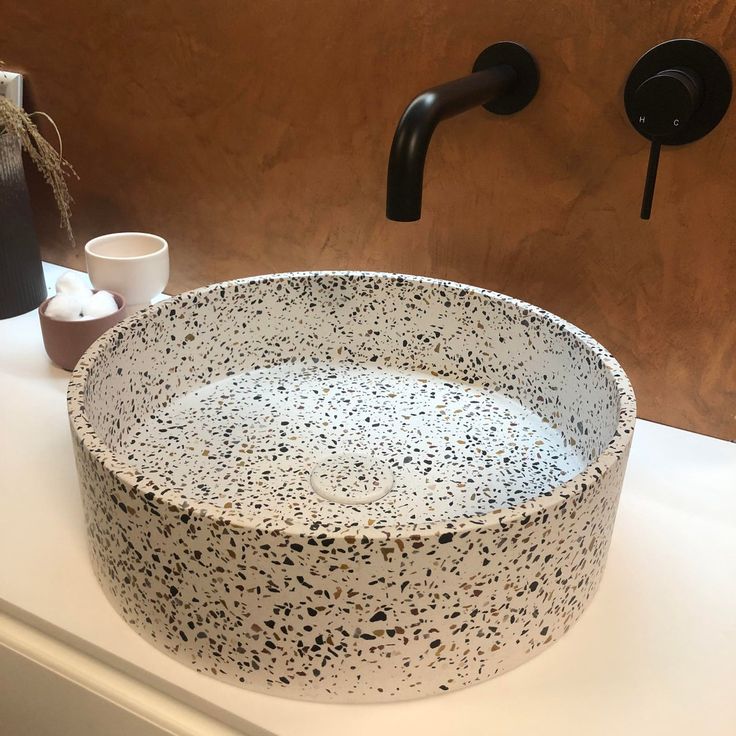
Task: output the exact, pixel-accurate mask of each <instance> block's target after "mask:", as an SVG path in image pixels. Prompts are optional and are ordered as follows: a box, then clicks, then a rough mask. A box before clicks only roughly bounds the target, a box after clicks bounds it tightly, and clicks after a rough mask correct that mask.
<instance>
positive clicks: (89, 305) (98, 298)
mask: <svg viewBox="0 0 736 736" xmlns="http://www.w3.org/2000/svg"><path fill="white" fill-rule="evenodd" d="M118 309H119V307H118V303H117V302H116V301H115V297H114V296H113V295H112V294H111V293H110V292H109V291H98V292H97V293H96V294H93V295H92V296H91V297H90V298H89V299H87V301H85V302H84V303H83V304H82V316H83V317H87V318H89V319H97V318H99V317H107V316H108V315H109V314H115V312H117V311H118Z"/></svg>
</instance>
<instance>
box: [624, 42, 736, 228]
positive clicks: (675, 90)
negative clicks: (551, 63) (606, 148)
mask: <svg viewBox="0 0 736 736" xmlns="http://www.w3.org/2000/svg"><path fill="white" fill-rule="evenodd" d="M730 102H731V74H730V73H729V71H728V67H727V66H726V64H725V63H724V61H723V59H722V58H721V57H720V56H719V55H718V53H717V52H716V51H714V50H713V49H712V48H710V46H707V45H706V44H704V43H702V42H701V41H695V40H692V39H675V40H672V41H665V42H664V43H661V44H659V45H658V46H655V47H654V48H653V49H650V50H649V51H647V53H646V54H644V56H642V57H641V58H640V59H639V61H637V62H636V64H635V65H634V68H633V69H632V70H631V73H630V74H629V78H628V80H627V82H626V87H625V89H624V105H625V107H626V114H627V116H628V118H629V121H630V122H631V124H632V125H633V126H634V128H635V129H636V130H637V132H638V133H639V134H640V135H642V136H644V137H645V138H647V139H648V140H650V141H651V142H652V145H651V149H650V154H649V165H648V167H647V176H646V182H645V185H644V197H643V200H642V208H641V217H642V219H645V220H647V219H649V216H650V214H651V207H652V199H653V197H654V184H655V181H656V176H657V165H658V163H659V153H660V147H661V146H679V145H682V144H684V143H691V142H692V141H696V140H698V139H699V138H702V137H703V136H704V135H707V134H708V133H710V131H711V130H713V128H715V127H716V125H718V123H719V122H720V121H721V119H722V118H723V116H724V115H725V114H726V110H728V106H729V104H730Z"/></svg>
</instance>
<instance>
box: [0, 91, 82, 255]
mask: <svg viewBox="0 0 736 736" xmlns="http://www.w3.org/2000/svg"><path fill="white" fill-rule="evenodd" d="M44 114H45V113H44ZM46 117H48V116H46ZM49 119H50V118H49ZM51 122H52V124H53V125H54V128H56V124H54V123H53V121H51ZM56 132H57V134H58V132H59V131H58V128H56ZM0 135H9V136H12V137H14V138H17V139H18V141H19V142H20V145H21V146H22V147H23V150H24V151H26V153H28V155H29V156H30V157H31V161H33V163H34V164H35V165H36V168H37V169H38V170H39V171H40V172H41V175H42V176H43V178H44V181H45V182H46V183H47V184H48V185H49V186H50V187H51V190H52V192H53V193H54V199H55V200H56V206H57V207H58V208H59V215H60V227H62V228H63V229H64V230H66V233H67V236H68V237H69V240H70V241H71V243H72V245H74V243H75V241H74V233H73V232H72V226H71V216H72V210H71V206H72V202H73V201H74V200H73V199H72V196H71V194H69V189H68V187H67V185H66V177H68V176H74V177H75V178H77V179H79V177H78V176H77V172H76V171H74V167H73V166H72V165H71V164H70V163H69V162H68V161H67V160H66V159H65V158H64V157H63V156H62V153H61V136H59V148H60V150H59V152H58V153H57V152H56V150H55V149H54V147H53V146H52V145H51V144H50V143H49V142H48V141H47V140H46V139H45V138H44V137H43V136H42V135H41V132H40V131H39V130H38V128H37V127H36V126H35V124H34V122H33V121H32V120H31V117H30V115H28V113H26V112H25V111H24V110H22V109H21V108H19V107H17V106H16V105H14V104H13V103H12V102H11V101H10V100H8V99H7V98H5V97H0Z"/></svg>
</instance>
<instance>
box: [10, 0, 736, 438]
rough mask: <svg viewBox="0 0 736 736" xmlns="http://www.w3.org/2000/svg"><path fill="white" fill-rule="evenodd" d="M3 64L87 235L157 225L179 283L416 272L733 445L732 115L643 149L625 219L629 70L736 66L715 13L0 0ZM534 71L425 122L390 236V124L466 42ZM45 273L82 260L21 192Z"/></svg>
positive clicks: (654, 8) (513, 5)
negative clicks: (53, 129) (682, 53)
mask: <svg viewBox="0 0 736 736" xmlns="http://www.w3.org/2000/svg"><path fill="white" fill-rule="evenodd" d="M0 7H1V9H2V13H1V14H0V17H2V20H3V24H2V27H0V58H3V59H5V61H6V62H7V64H8V67H9V68H18V69H21V70H23V71H24V72H25V73H26V74H27V75H28V76H27V83H28V91H29V93H30V96H29V98H28V105H27V106H28V107H32V108H35V109H43V110H46V111H48V112H49V113H51V114H52V115H53V116H54V118H55V119H56V120H57V122H58V124H59V125H60V127H61V129H62V131H63V135H64V151H65V153H66V154H67V156H68V158H69V159H70V160H71V161H72V162H73V163H74V164H75V166H76V167H77V170H78V172H79V175H80V177H81V181H80V182H79V183H78V184H75V185H74V190H73V193H74V196H75V198H76V210H75V215H74V223H75V228H76V232H77V236H78V239H79V240H80V241H81V242H82V243H83V242H84V241H85V240H86V239H88V238H89V237H91V236H93V235H97V234H100V233H103V232H106V231H112V230H119V229H142V230H150V231H153V232H157V233H160V234H162V235H164V236H165V237H166V238H168V239H169V241H170V243H171V248H172V269H173V270H172V279H171V283H170V288H171V289H172V290H174V291H179V290H183V289H187V288H189V287H193V286H197V285H200V284H204V283H207V282H213V281H218V280H222V279H227V278H232V277H237V276H245V275H248V274H254V273H262V272H269V271H284V270H292V269H312V268H369V269H385V270H394V271H405V272H411V273H421V274H431V275H435V276H441V277H448V278H451V279H457V280H460V281H466V282H470V283H473V284H478V285H481V286H486V287H491V288H494V289H497V290H499V291H503V292H506V293H508V294H512V295H514V296H517V297H521V298H523V299H527V300H529V301H531V302H534V303H536V304H539V305H541V306H543V307H545V308H547V309H550V310H552V311H554V312H557V313H558V314H560V315H562V316H564V317H566V318H567V319H569V320H571V321H572V322H574V323H576V324H578V325H580V326H581V327H583V328H584V329H586V330H587V331H588V332H590V333H591V334H593V335H594V336H595V337H597V338H598V339H600V340H601V341H602V342H603V343H604V344H605V345H606V346H607V347H608V348H609V349H610V350H611V351H612V352H613V353H614V354H615V355H616V356H617V357H618V358H619V359H620V360H621V362H622V363H623V365H624V366H625V368H626V369H627V370H628V372H629V374H630V376H631V378H632V381H633V383H634V386H635V388H636V391H637V394H638V397H639V402H640V407H639V408H640V414H641V416H643V417H646V418H649V419H654V420H658V421H661V422H665V423H668V424H673V425H676V426H679V427H687V428H690V429H693V430H696V431H699V432H705V433H709V434H713V435H717V436H720V437H725V438H729V439H735V438H736V320H735V319H734V316H735V315H736V246H735V245H734V243H736V214H735V213H734V205H735V204H736V202H735V201H734V194H735V185H734V173H733V172H734V170H735V169H736V106H735V107H734V109H732V110H731V111H730V112H729V113H728V115H727V117H726V118H725V119H724V121H723V123H722V124H721V125H720V126H719V128H717V129H716V131H714V133H713V134H711V135H710V136H709V137H707V138H705V139H703V140H702V141H699V142H697V143H695V144H692V145H690V146H685V147H683V148H681V149H677V150H674V149H671V150H667V151H665V152H664V154H663V159H662V164H661V168H660V176H659V181H658V191H657V198H656V202H655V211H654V218H653V219H652V220H651V221H650V222H648V223H645V222H642V221H641V220H639V219H638V208H639V200H640V194H641V188H642V183H643V177H644V169H645V165H646V150H645V148H646V143H645V141H644V140H643V139H642V138H640V137H639V136H638V135H636V134H635V133H634V132H633V131H632V130H631V129H630V127H629V125H628V123H627V121H626V119H625V116H624V111H623V108H622V102H621V97H622V89H623V84H624V82H625V79H626V76H627V73H628V70H629V68H630V67H631V65H632V64H633V63H634V61H635V60H636V59H637V58H638V56H639V55H640V54H641V53H643V52H644V51H646V50H647V49H648V48H649V47H650V46H653V45H654V44H656V43H658V42H660V41H663V40H666V39H668V38H673V37H681V36H689V37H696V38H700V39H701V40H703V41H706V42H709V43H711V44H712V45H714V46H715V47H716V48H717V49H719V50H720V52H721V53H722V54H723V55H724V56H725V58H726V59H727V60H728V61H729V63H730V65H731V66H734V62H736V11H735V10H734V4H733V3H729V2H723V1H722V0H719V1H716V0H713V1H711V0H699V1H696V2H688V3H642V2H641V1H640V0H621V1H619V2H615V1H612V0H593V1H591V0H561V1H560V2H556V3H544V2H536V1H534V0H497V1H496V2H493V3H489V2H484V1H483V0H435V2H427V1H426V0H383V1H381V2H376V1H373V2H368V1H367V0H365V1H361V0H311V1H308V0H301V1H299V2H298V1H297V0H280V1H273V0H268V1H267V0H258V1H256V0H247V1H245V0H228V1H226V0H208V1H206V2H205V1H204V0H186V1H181V0H178V1H176V0H157V1H156V2H147V3H134V2H129V1H128V0H95V1H94V2H93V0H67V2H65V3H56V2H53V1H52V0H36V1H35V2H24V3H19V2H16V0H12V2H11V1H10V0H0ZM497 40H515V41H519V42H521V43H524V44H525V45H527V46H528V47H529V48H530V49H531V50H532V51H533V53H534V54H535V55H536V56H537V58H538V61H539V64H540V67H541V70H542V75H543V79H542V86H541V88H540V92H539V95H538V97H537V99H536V100H535V101H534V102H533V104H532V105H531V106H530V107H528V108H527V109H526V110H524V111H523V112H521V113H519V114H518V115H517V116H514V117H511V118H506V119H505V118H496V117H493V116H492V115H490V114H488V113H486V112H484V111H483V110H477V111H473V112H470V113H467V114H465V115H463V116H461V117H459V118H456V119H454V120H451V121H447V122H445V123H443V124H442V125H441V126H440V127H439V128H438V131H437V133H436V135H435V139H434V141H433V142H432V147H431V150H430V155H429V159H428V165H427V176H426V187H425V210H424V213H425V214H424V217H423V219H422V220H421V221H420V222H418V223H413V224H400V223H391V222H387V221H386V220H385V219H384V215H383V207H384V196H385V195H384V186H385V168H386V159H387V154H388V148H389V144H390V141H391V136H392V133H393V128H394V125H395V123H396V121H397V119H398V117H399V115H400V113H401V111H402V109H403V107H404V105H405V104H406V103H407V102H408V101H409V99H410V98H411V97H412V96H413V95H414V94H415V93H417V92H418V91H420V90H421V89H422V88H425V87H428V86H430V85H433V84H436V83H439V82H443V81H446V80H448V79H451V78H455V77H458V76H461V75H463V74H465V73H467V72H468V71H469V68H470V66H471V64H472V62H473V60H474V58H475V56H476V55H477V54H478V52H479V51H480V50H481V49H483V48H484V47H485V46H486V45H488V44H489V43H491V42H494V41H497ZM33 194H34V204H35V207H36V210H37V212H38V220H39V233H40V236H41V238H42V245H43V249H44V252H45V255H46V257H47V258H48V259H50V260H53V261H57V262H64V263H67V264H70V265H80V264H81V263H82V259H81V257H80V251H79V250H77V251H76V252H74V251H71V250H70V249H69V248H68V247H67V245H66V244H65V243H64V239H63V237H62V235H61V234H60V232H59V231H58V230H57V229H56V221H55V219H54V215H53V211H52V202H51V200H50V198H49V196H48V194H47V193H46V192H45V191H44V189H43V187H42V186H41V185H39V183H38V182H37V181H34V182H33Z"/></svg>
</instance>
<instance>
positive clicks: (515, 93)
mask: <svg viewBox="0 0 736 736" xmlns="http://www.w3.org/2000/svg"><path fill="white" fill-rule="evenodd" d="M499 64H506V65H507V66H510V67H511V68H512V69H513V70H514V72H516V81H515V82H514V86H513V87H512V88H511V89H510V90H509V91H508V92H506V93H505V94H504V95H502V96H501V97H499V98H497V99H495V100H490V101H489V102H486V103H485V104H484V105H483V107H484V108H485V109H486V110H488V111H489V112H495V113H496V114H497V115H513V113H515V112H519V110H523V109H524V108H525V107H526V106H527V105H528V104H529V103H530V102H531V101H532V100H533V99H534V95H536V94H537V90H538V89H539V68H538V67H537V62H536V61H534V57H533V56H532V55H531V54H530V53H529V51H527V50H526V49H525V48H524V47H523V46H522V45H521V44H518V43H514V42H513V41H500V42H499V43H494V44H493V45H492V46H489V47H488V48H486V49H484V50H483V51H481V52H480V54H479V56H478V58H477V59H476V60H475V64H473V72H481V71H484V70H486V69H490V68H492V67H494V66H498V65H499Z"/></svg>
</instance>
